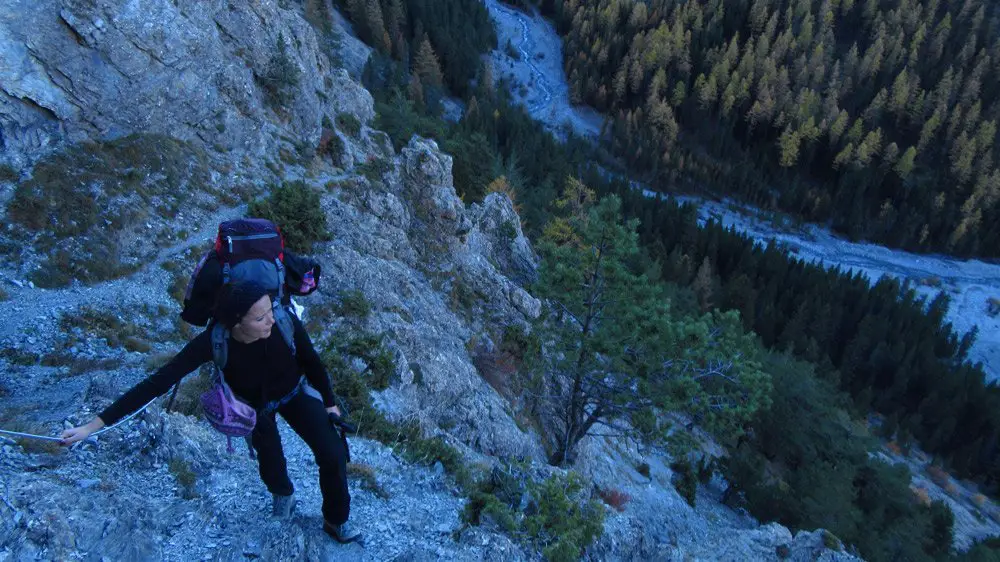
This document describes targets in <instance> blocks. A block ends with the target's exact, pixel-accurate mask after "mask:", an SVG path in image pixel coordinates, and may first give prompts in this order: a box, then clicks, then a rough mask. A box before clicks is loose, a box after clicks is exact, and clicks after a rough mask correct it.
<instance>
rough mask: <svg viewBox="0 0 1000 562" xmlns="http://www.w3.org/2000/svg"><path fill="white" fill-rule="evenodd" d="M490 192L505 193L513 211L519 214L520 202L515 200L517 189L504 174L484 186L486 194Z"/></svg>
mask: <svg viewBox="0 0 1000 562" xmlns="http://www.w3.org/2000/svg"><path fill="white" fill-rule="evenodd" d="M490 193H502V194H504V195H506V196H507V197H508V198H509V199H510V202H511V204H512V205H513V206H514V211H516V212H517V214H518V216H520V215H521V204H520V203H518V200H517V190H515V189H514V186H512V185H511V184H510V182H509V181H507V177H506V176H500V177H498V178H496V179H494V180H493V181H491V182H490V183H489V185H487V186H486V194H487V195H489V194H490ZM522 226H523V225H522Z"/></svg>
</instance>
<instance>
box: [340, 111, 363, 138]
mask: <svg viewBox="0 0 1000 562" xmlns="http://www.w3.org/2000/svg"><path fill="white" fill-rule="evenodd" d="M337 126H338V127H340V129H341V130H342V131H344V132H345V133H347V134H348V135H350V136H352V137H356V136H358V134H359V133H361V121H359V120H358V118H357V117H355V116H354V114H352V113H346V112H344V113H338V114H337Z"/></svg>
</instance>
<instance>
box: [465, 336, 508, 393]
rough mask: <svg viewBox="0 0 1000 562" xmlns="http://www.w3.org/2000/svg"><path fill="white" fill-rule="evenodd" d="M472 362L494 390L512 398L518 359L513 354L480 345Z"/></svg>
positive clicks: (474, 353)
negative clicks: (512, 385) (512, 383)
mask: <svg viewBox="0 0 1000 562" xmlns="http://www.w3.org/2000/svg"><path fill="white" fill-rule="evenodd" d="M472 364H473V365H475V366H476V370H477V371H479V374H480V376H482V377H483V379H484V380H485V381H486V382H487V383H488V384H489V385H490V386H492V387H493V389H494V390H496V391H497V392H498V393H499V394H500V395H501V396H503V397H505V398H508V399H509V398H511V382H512V381H511V379H512V378H513V376H514V374H515V373H516V372H517V360H516V359H515V357H514V356H513V354H511V353H508V352H504V351H500V350H497V349H494V350H492V351H491V350H489V349H487V348H486V347H484V346H478V347H477V348H476V349H475V351H474V352H473V356H472Z"/></svg>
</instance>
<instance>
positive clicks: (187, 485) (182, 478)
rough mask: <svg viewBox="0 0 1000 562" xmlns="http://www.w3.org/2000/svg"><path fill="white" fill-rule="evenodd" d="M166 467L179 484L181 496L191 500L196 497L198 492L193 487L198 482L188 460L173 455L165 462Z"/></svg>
mask: <svg viewBox="0 0 1000 562" xmlns="http://www.w3.org/2000/svg"><path fill="white" fill-rule="evenodd" d="M167 468H168V469H169V470H170V474H173V476H174V479H175V480H177V484H179V485H180V487H181V497H182V498H184V499H186V500H191V499H194V498H197V497H198V492H196V491H195V489H194V487H195V484H197V483H198V475H197V474H195V473H194V471H193V470H191V464H190V463H189V462H188V461H186V460H184V459H180V458H176V457H175V458H172V459H170V462H168V463H167Z"/></svg>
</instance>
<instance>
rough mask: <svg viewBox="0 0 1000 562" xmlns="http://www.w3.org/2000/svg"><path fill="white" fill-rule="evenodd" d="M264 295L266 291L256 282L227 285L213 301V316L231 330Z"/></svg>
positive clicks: (239, 282) (237, 282)
mask: <svg viewBox="0 0 1000 562" xmlns="http://www.w3.org/2000/svg"><path fill="white" fill-rule="evenodd" d="M266 294H268V293H267V289H265V288H264V286H263V285H261V284H260V283H257V282H256V281H236V282H234V283H227V284H226V285H225V286H223V287H222V290H221V291H220V292H219V298H218V299H216V301H215V314H214V315H213V316H214V317H215V319H216V320H218V321H219V322H221V323H222V324H223V325H225V326H226V327H227V328H232V327H233V326H235V325H236V324H238V323H239V322H240V319H241V318H243V315H244V314H246V313H247V311H248V310H250V307H252V306H253V305H254V304H255V303H256V302H257V301H259V300H260V298H261V297H263V296H264V295H266Z"/></svg>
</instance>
